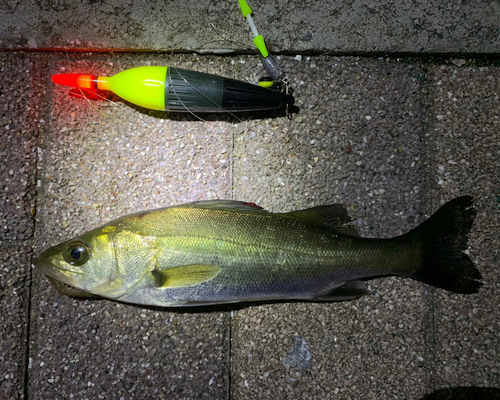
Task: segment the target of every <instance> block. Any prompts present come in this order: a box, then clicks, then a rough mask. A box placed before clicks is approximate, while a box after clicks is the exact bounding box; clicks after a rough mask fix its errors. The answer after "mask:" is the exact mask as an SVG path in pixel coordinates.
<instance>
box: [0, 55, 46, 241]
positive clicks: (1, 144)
mask: <svg viewBox="0 0 500 400" xmlns="http://www.w3.org/2000/svg"><path fill="white" fill-rule="evenodd" d="M36 60H37V57H29V56H28V55H26V54H19V53H16V54H14V53H10V54H9V53H7V54H5V53H2V54H0V71H1V73H2V79H1V80H0V160H1V162H0V240H6V239H9V240H16V239H27V238H30V237H31V236H32V235H33V229H34V221H33V215H34V213H35V206H36V203H35V200H36V199H35V196H36V187H35V182H36V136H37V131H38V124H39V121H38V114H39V104H38V103H39V98H38V97H37V94H38V93H39V87H38V83H37V82H36V76H37V71H39V70H40V68H37V67H36V66H35V64H36V62H37V61H36Z"/></svg>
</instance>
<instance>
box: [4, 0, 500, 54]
mask: <svg viewBox="0 0 500 400" xmlns="http://www.w3.org/2000/svg"><path fill="white" fill-rule="evenodd" d="M249 3H250V6H251V7H252V8H253V10H254V17H255V23H256V25H257V27H258V29H259V31H260V33H262V34H263V35H264V37H265V38H267V41H268V44H269V45H271V46H272V48H273V49H274V51H284V52H307V51H309V52H310V51H314V52H343V53H346V52H363V53H366V52H378V53H394V52H399V53H421V52H425V53H495V52H498V51H499V50H500V40H499V28H500V6H499V5H498V2H496V1H491V0H478V1H474V2H468V1H462V2H456V1H454V0H443V1H438V0H428V1H425V2H423V1H420V2H408V1H404V0H371V1H347V2H346V1H342V0H331V1H328V2H321V1H299V0H296V1H293V2H289V1H285V0H278V1H269V0H253V1H250V2H249ZM249 32H250V31H249V28H248V25H247V23H246V21H245V20H244V19H243V17H242V16H241V12H240V10H239V7H238V3H237V2H236V1H233V0H231V1H229V0H224V1H213V0H203V1H199V0H187V1H170V2H168V3H165V2H163V1H160V0H139V1H133V2H132V1H130V2H119V1H98V2H96V1H91V0H86V1H82V2H76V1H70V0H61V1H58V2H55V3H54V2H45V1H36V0H17V1H4V2H3V3H2V4H1V6H0V47H1V48H5V49H60V48H77V49H86V50H98V49H106V50H110V49H126V50H155V51H158V50H161V51H171V50H181V51H208V52H225V51H235V50H238V51H239V50H241V49H243V50H248V49H252V50H253V43H252V40H253V37H252V36H251V34H250V33H249Z"/></svg>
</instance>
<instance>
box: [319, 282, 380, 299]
mask: <svg viewBox="0 0 500 400" xmlns="http://www.w3.org/2000/svg"><path fill="white" fill-rule="evenodd" d="M369 293H371V292H370V291H369V290H368V289H366V282H363V281H347V282H345V283H344V284H343V285H342V286H340V287H338V288H335V289H333V290H332V291H330V292H327V293H325V294H323V295H320V296H317V297H315V298H314V299H313V300H317V301H345V300H355V299H359V298H360V297H361V296H363V295H365V294H369Z"/></svg>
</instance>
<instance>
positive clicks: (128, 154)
mask: <svg viewBox="0 0 500 400" xmlns="http://www.w3.org/2000/svg"><path fill="white" fill-rule="evenodd" d="M76 59H77V60H78V61H75V59H73V58H71V57H70V58H66V57H65V56H64V57H53V58H52V59H51V60H50V63H49V64H50V70H49V71H47V76H46V77H45V80H46V81H47V82H46V83H47V87H48V88H51V87H52V85H50V84H49V83H48V82H49V74H53V73H59V72H62V71H66V72H83V71H85V72H87V73H89V72H91V73H97V74H100V75H106V74H112V73H115V72H118V71H121V70H124V69H127V68H131V67H133V66H137V65H144V64H145V63H151V64H159V65H162V64H164V65H165V64H166V65H178V66H183V67H185V68H189V66H192V64H193V63H195V62H196V60H197V57H195V56H177V57H165V56H157V57H152V56H151V55H148V56H147V57H146V56H143V55H137V56H123V55H122V56H116V57H110V56H107V57H102V58H99V57H97V58H92V57H90V58H85V57H81V56H78V57H76ZM205 61H206V62H205V63H203V68H205V70H207V72H213V73H216V72H217V71H219V69H220V68H221V63H220V62H217V63H215V62H213V59H208V58H207V59H205ZM210 61H212V63H210ZM225 62H226V64H224V68H227V64H228V63H229V65H230V60H226V61H225ZM49 94H50V93H49ZM50 101H51V103H50V105H51V113H50V115H49V116H48V118H47V121H46V124H48V126H47V127H45V129H44V130H43V133H42V135H41V144H40V147H41V151H40V172H39V179H40V180H41V187H40V207H39V214H38V215H37V229H38V231H37V244H36V249H37V252H38V251H41V250H42V249H44V248H46V247H47V246H49V245H53V244H55V243H57V242H60V241H63V240H67V239H69V238H71V237H73V236H75V235H77V234H78V233H83V231H85V230H88V229H90V228H93V227H96V226H98V225H100V224H102V223H104V222H105V221H108V220H110V219H112V218H115V217H118V216H119V215H124V214H127V213H130V212H134V211H140V210H147V209H153V208H159V207H165V206H168V205H174V204H179V203H184V202H189V201H195V200H202V199H215V198H230V197H231V165H230V164H231V159H232V136H233V133H232V126H233V125H232V123H231V122H227V121H218V120H215V121H207V122H203V121H200V120H197V119H196V118H195V117H193V116H191V115H190V114H184V115H181V116H175V115H174V116H169V115H167V114H166V113H159V112H149V110H144V109H139V108H135V107H132V106H129V105H127V104H125V103H121V102H119V101H118V100H117V102H115V103H109V102H105V101H102V102H96V103H94V104H90V103H89V102H88V101H87V100H86V99H82V98H81V97H71V95H70V92H69V91H68V90H64V89H63V90H61V89H59V88H54V89H53V90H52V93H51V97H50ZM170 117H171V118H170ZM32 304H33V307H32V313H31V332H32V334H31V337H30V338H31V340H30V369H29V373H30V386H29V395H30V398H50V399H56V398H57V399H61V398H89V399H97V398H117V399H120V398H123V399H132V398H141V399H143V398H160V399H161V398H165V399H167V398H168V399H174V398H175V399H191V398H225V397H227V395H228V390H229V386H228V377H229V373H228V368H229V352H228V349H229V330H230V326H229V316H228V312H227V311H220V310H215V311H210V310H197V312H189V311H188V310H157V309H145V308H142V307H136V306H133V305H124V304H118V303H113V302H111V301H106V300H102V301H90V300H87V301H81V300H74V299H72V298H69V297H66V296H61V295H59V294H58V293H57V292H56V291H55V290H54V289H53V288H51V287H50V285H49V283H48V282H47V280H46V278H45V277H44V276H42V274H41V273H39V272H38V271H37V272H36V274H35V277H34V287H33V300H32Z"/></svg>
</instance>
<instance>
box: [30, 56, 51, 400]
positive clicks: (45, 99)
mask: <svg viewBox="0 0 500 400" xmlns="http://www.w3.org/2000/svg"><path fill="white" fill-rule="evenodd" d="M48 57H49V56H48V55H47V54H44V53H42V54H40V53H38V54H36V56H35V57H34V60H33V63H36V65H37V67H36V68H33V70H36V71H37V73H36V78H35V84H34V87H33V90H34V95H33V97H34V98H35V99H38V105H37V106H38V114H37V115H35V116H34V118H33V123H34V129H35V134H36V159H35V172H34V174H35V185H36V188H37V192H36V203H35V210H36V212H35V215H34V216H33V218H34V221H33V224H34V229H33V237H32V239H30V245H31V249H32V252H31V257H33V255H34V251H35V249H36V244H37V241H38V238H39V237H40V232H41V230H42V226H43V221H41V220H40V215H38V216H37V214H38V208H39V205H40V203H41V197H42V196H41V195H42V189H43V186H42V183H40V184H39V183H38V181H39V178H40V176H39V173H38V171H39V169H40V168H41V165H40V161H41V160H40V153H39V151H40V149H41V147H42V144H41V134H43V133H45V132H46V130H47V129H48V126H47V124H44V125H40V124H41V123H42V121H43V120H45V121H49V118H48V117H49V114H48V112H49V111H48V104H49V103H50V99H51V94H52V91H51V90H43V89H42V88H44V87H45V88H47V87H49V88H50V86H47V83H48V80H49V79H48V77H45V81H44V74H43V71H48ZM36 85H38V86H36ZM40 182H42V181H40ZM37 221H39V223H37ZM30 261H31V260H30ZM28 278H29V287H28V307H27V321H26V322H27V332H26V354H25V360H26V361H25V366H24V368H25V370H24V388H23V389H24V390H23V394H24V399H25V400H28V399H29V398H30V383H31V380H30V353H31V350H32V348H31V332H32V319H31V315H32V306H33V304H32V295H33V267H32V264H31V262H30V266H29V275H28Z"/></svg>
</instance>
